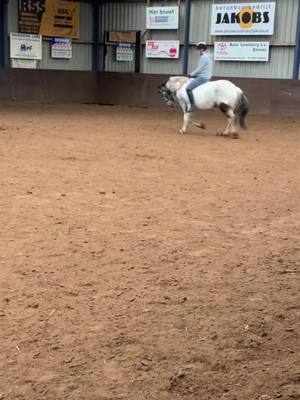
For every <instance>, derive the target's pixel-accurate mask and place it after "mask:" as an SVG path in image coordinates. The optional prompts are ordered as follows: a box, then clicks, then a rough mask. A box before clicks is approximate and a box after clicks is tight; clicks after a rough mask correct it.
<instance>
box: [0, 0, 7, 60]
mask: <svg viewBox="0 0 300 400" xmlns="http://www.w3.org/2000/svg"><path fill="white" fill-rule="evenodd" d="M6 16H7V1H6V0H5V1H0V68H5V64H6V63H5V49H6V40H7V30H6V26H7V25H6V22H7V21H6Z"/></svg>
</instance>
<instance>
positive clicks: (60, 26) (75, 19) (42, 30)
mask: <svg viewBox="0 0 300 400" xmlns="http://www.w3.org/2000/svg"><path fill="white" fill-rule="evenodd" d="M79 7H80V4H79V3H75V2H71V1H64V0H19V31H20V32H22V33H34V34H40V35H43V36H61V37H70V38H74V39H79Z"/></svg>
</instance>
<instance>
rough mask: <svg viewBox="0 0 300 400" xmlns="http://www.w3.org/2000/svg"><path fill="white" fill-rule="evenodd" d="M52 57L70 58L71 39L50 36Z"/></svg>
mask: <svg viewBox="0 0 300 400" xmlns="http://www.w3.org/2000/svg"><path fill="white" fill-rule="evenodd" d="M51 57H52V58H67V59H70V58H72V40H71V39H69V38H56V37H55V38H52V42H51Z"/></svg>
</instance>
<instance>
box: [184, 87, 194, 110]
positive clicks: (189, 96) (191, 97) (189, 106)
mask: <svg viewBox="0 0 300 400" xmlns="http://www.w3.org/2000/svg"><path fill="white" fill-rule="evenodd" d="M186 92H187V95H188V98H189V100H190V104H189V105H188V106H187V112H191V111H192V108H193V105H194V96H193V91H192V90H187V91H186Z"/></svg>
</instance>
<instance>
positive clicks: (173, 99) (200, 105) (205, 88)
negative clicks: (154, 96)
mask: <svg viewBox="0 0 300 400" xmlns="http://www.w3.org/2000/svg"><path fill="white" fill-rule="evenodd" d="M189 81H190V78H187V77H185V76H173V77H170V78H169V79H168V80H166V81H165V82H164V83H162V84H161V85H160V86H158V89H159V92H160V94H161V95H162V96H163V98H164V100H165V101H166V103H167V105H168V106H170V107H175V105H176V103H178V104H179V105H180V107H181V109H182V111H183V125H182V127H181V128H180V129H179V132H180V133H187V129H188V124H189V122H190V120H191V114H192V112H191V111H190V109H189V106H190V101H189V98H188V95H187V92H186V90H185V88H186V86H187V84H188V83H189ZM192 93H193V98H194V108H196V109H199V110H209V109H212V108H215V107H218V108H219V109H220V111H221V112H222V113H223V114H224V115H225V116H226V117H227V120H228V123H227V126H226V129H225V131H224V132H223V133H220V134H219V135H221V136H226V137H231V138H234V139H237V138H238V137H239V133H238V128H237V125H238V124H237V123H238V121H239V124H240V126H241V127H242V128H243V129H246V125H245V118H246V115H247V114H248V112H249V102H248V99H247V97H246V96H245V94H244V93H243V91H242V90H241V89H240V88H239V87H237V86H236V85H234V84H233V83H232V82H230V81H228V80H223V79H222V80H217V81H211V82H207V83H204V84H203V85H200V86H198V87H196V88H195V89H194V90H193V92H192ZM192 122H193V124H194V125H195V126H197V127H198V128H202V129H205V125H204V123H203V122H201V123H198V122H195V121H193V120H192Z"/></svg>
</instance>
